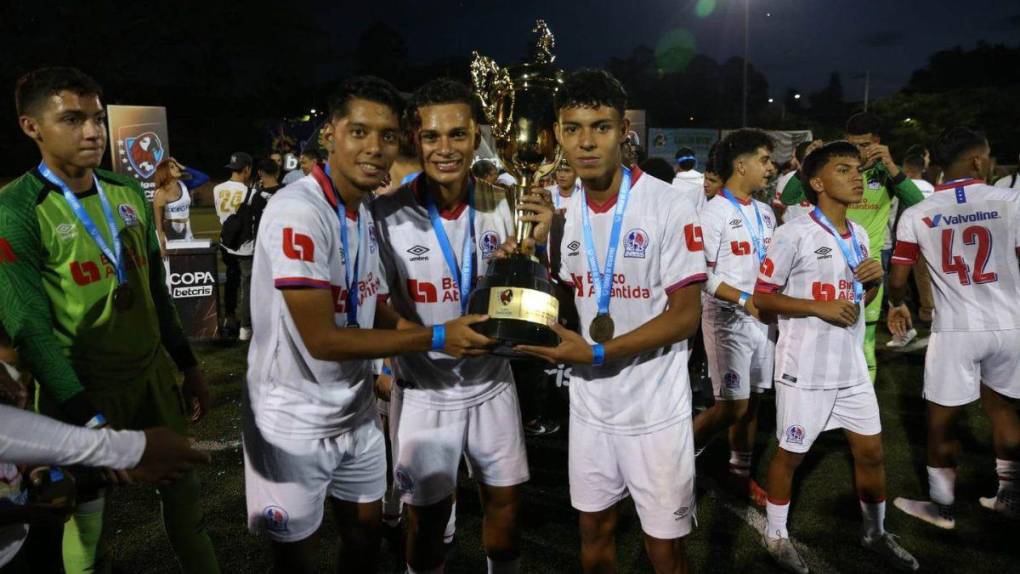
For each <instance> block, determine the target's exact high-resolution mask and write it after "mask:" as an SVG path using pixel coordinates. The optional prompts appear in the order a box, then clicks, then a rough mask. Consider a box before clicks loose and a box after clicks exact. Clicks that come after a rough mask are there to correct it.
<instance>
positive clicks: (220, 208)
mask: <svg viewBox="0 0 1020 574" xmlns="http://www.w3.org/2000/svg"><path fill="white" fill-rule="evenodd" d="M247 193H248V186H247V185H245V184H243V183H241V182H239V181H230V180H228V181H224V182H223V183H221V184H219V185H217V186H216V187H214V188H213V204H214V205H215V206H216V216H217V217H219V218H220V224H221V225H222V224H223V222H224V221H226V220H227V218H228V217H230V216H231V215H233V214H235V213H237V208H238V207H241V203H243V202H244V196H245V195H247Z"/></svg>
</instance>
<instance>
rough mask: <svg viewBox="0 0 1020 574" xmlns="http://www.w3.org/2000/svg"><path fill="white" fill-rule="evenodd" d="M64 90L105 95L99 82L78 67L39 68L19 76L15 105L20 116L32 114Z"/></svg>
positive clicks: (91, 94)
mask: <svg viewBox="0 0 1020 574" xmlns="http://www.w3.org/2000/svg"><path fill="white" fill-rule="evenodd" d="M64 91H67V92H71V93H74V94H77V95H79V96H93V95H95V96H99V97H100V98H102V97H103V88H102V87H100V86H99V83H98V82H96V81H95V80H93V79H92V77H91V76H89V75H88V74H86V73H85V72H82V71H81V70H79V69H77V68H68V67H53V68H39V69H38V70H33V71H31V72H29V73H27V74H25V75H24V76H21V77H20V78H18V82H17V84H15V87H14V107H15V109H17V111H18V115H19V116H23V115H26V114H31V113H33V112H34V111H35V110H36V108H38V106H39V104H41V103H43V101H44V100H46V99H48V98H49V97H50V96H54V95H56V94H59V93H60V92H64Z"/></svg>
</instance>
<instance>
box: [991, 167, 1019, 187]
mask: <svg viewBox="0 0 1020 574" xmlns="http://www.w3.org/2000/svg"><path fill="white" fill-rule="evenodd" d="M995 187H1004V188H1006V189H1012V190H1014V191H1020V171H1018V172H1016V173H1012V174H1010V175H1007V176H1005V177H1000V178H999V179H997V180H995Z"/></svg>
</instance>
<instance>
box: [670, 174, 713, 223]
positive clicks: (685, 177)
mask: <svg viewBox="0 0 1020 574" xmlns="http://www.w3.org/2000/svg"><path fill="white" fill-rule="evenodd" d="M673 187H675V188H677V189H679V190H680V191H681V193H683V196H684V197H686V198H687V199H689V200H690V201H691V203H693V204H694V207H695V209H697V211H698V212H699V213H700V212H701V210H702V209H703V208H704V207H705V202H706V200H707V198H706V197H705V175H704V174H703V173H701V172H699V171H697V170H694V169H689V170H687V171H680V172H677V174H676V175H675V176H673Z"/></svg>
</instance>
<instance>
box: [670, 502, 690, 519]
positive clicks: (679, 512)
mask: <svg viewBox="0 0 1020 574" xmlns="http://www.w3.org/2000/svg"><path fill="white" fill-rule="evenodd" d="M690 513H691V507H689V506H681V507H680V508H678V509H676V510H675V511H674V512H673V516H675V517H676V518H674V519H673V520H674V521H676V522H679V521H681V520H683V519H684V518H686V517H687V515H688V514H690Z"/></svg>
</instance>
